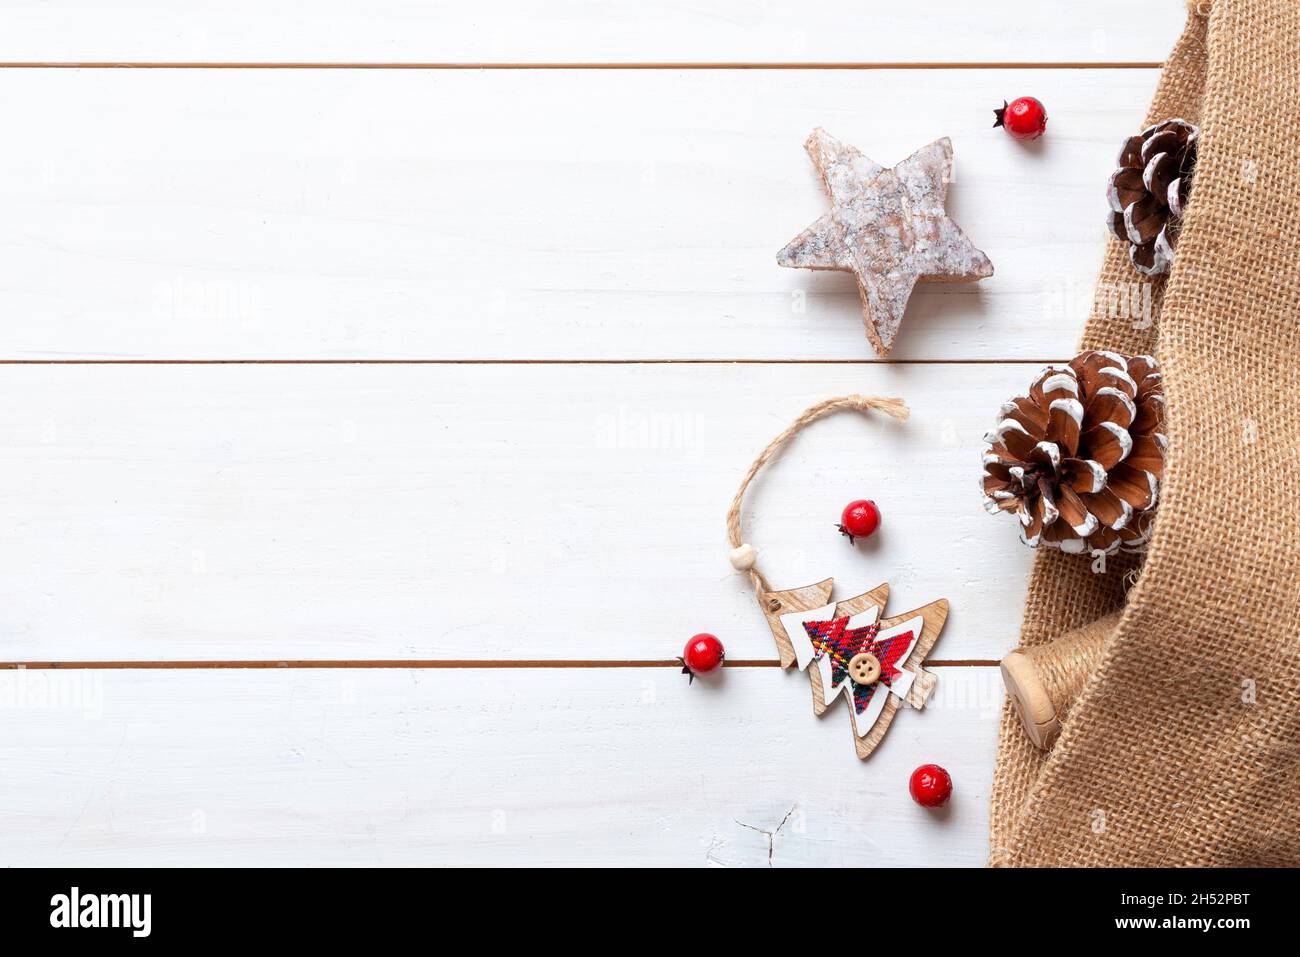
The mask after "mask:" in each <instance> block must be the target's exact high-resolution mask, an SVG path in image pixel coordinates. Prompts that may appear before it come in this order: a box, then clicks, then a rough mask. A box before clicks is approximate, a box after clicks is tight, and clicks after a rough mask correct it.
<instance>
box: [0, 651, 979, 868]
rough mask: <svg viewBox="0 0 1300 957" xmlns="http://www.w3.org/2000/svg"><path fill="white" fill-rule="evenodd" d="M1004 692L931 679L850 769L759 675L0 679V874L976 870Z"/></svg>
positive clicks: (796, 688) (814, 725)
mask: <svg viewBox="0 0 1300 957" xmlns="http://www.w3.org/2000/svg"><path fill="white" fill-rule="evenodd" d="M1001 700H1002V688H1001V682H1000V680H999V679H998V677H997V672H996V669H994V668H945V669H943V672H942V674H941V675H940V678H939V686H938V689H937V691H936V697H935V700H934V702H933V703H932V704H931V705H930V706H929V707H927V708H926V710H925V711H923V712H915V711H912V710H910V709H904V710H903V711H902V712H901V713H900V714H899V716H898V718H897V720H896V721H895V722H894V724H893V726H892V727H891V729H890V732H889V734H888V736H887V737H886V739H885V741H884V742H883V743H882V745H881V746H880V748H879V749H878V750H877V751H876V752H875V754H873V755H872V757H871V758H870V759H869V760H868V761H867V762H865V763H860V762H859V761H858V760H857V758H856V757H855V756H854V752H853V746H852V744H851V743H850V732H849V720H848V716H847V712H844V711H842V710H839V709H837V710H835V711H833V712H831V713H828V714H826V715H825V716H824V717H823V718H822V719H821V720H817V719H815V718H814V717H813V715H812V709H811V707H810V696H809V692H808V687H807V679H806V678H805V677H804V676H803V675H791V674H785V673H782V672H779V671H777V670H776V669H767V668H762V669H758V668H748V669H743V668H740V669H734V670H731V671H729V672H728V673H727V674H725V676H724V678H723V680H722V681H720V682H718V683H716V684H715V683H710V684H703V683H701V682H696V683H695V684H694V685H693V686H688V685H687V683H686V681H685V679H683V678H681V676H680V675H677V674H675V673H673V672H671V671H669V670H667V669H660V670H653V671H648V670H644V669H626V668H625V669H601V670H594V671H593V670H547V671H522V672H520V671H509V672H502V671H499V670H484V669H478V670H468V671H437V672H430V671H423V672H418V671H417V672H412V671H314V672H310V671H224V672H223V671H180V672H166V673H160V672H139V671H125V672H84V671H83V672H43V673H38V672H25V673H24V672H4V673H0V715H3V720H4V726H5V733H4V734H3V735H0V763H2V764H3V766H4V768H5V786H4V788H0V819H3V820H4V822H5V827H4V829H3V831H0V864H2V865H4V866H17V867H22V866H72V865H77V866H123V865H129V866H146V865H164V866H168V865H185V866H207V865H221V866H225V865H330V864H333V865H343V864H347V865H395V864H424V865H438V864H482V865H487V864H497V865H502V864H531V865H559V864H652V865H669V864H671V865H687V866H703V865H728V866H767V865H768V864H769V863H770V864H771V865H773V866H778V867H779V866H793V865H855V866H865V867H872V866H881V865H890V864H901V865H945V866H952V865H979V864H982V863H983V862H984V860H985V858H986V855H987V850H988V837H987V819H988V793H989V787H990V784H991V780H992V767H993V752H994V744H995V741H996V737H997V732H996V723H997V712H998V708H999V707H1000V704H1001ZM928 761H936V762H938V763H940V764H942V765H944V766H945V767H946V768H948V770H949V771H950V773H951V774H952V775H953V779H954V797H953V800H952V802H951V804H950V805H949V807H948V808H947V809H946V810H945V811H943V812H939V813H935V812H930V811H926V810H924V809H922V808H920V807H918V806H916V805H915V804H913V803H912V802H911V800H910V798H909V797H908V794H907V777H908V775H909V774H910V772H911V771H912V769H913V768H914V767H916V766H917V765H919V764H922V763H925V762H928ZM783 821H784V824H782V822H783ZM764 832H769V833H773V834H774V837H772V838H771V840H770V841H769V837H768V833H764Z"/></svg>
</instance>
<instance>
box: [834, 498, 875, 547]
mask: <svg viewBox="0 0 1300 957" xmlns="http://www.w3.org/2000/svg"><path fill="white" fill-rule="evenodd" d="M879 527H880V509H878V508H876V503H875V502H869V501H867V500H866V499H865V498H860V499H858V500H857V501H856V502H849V504H848V505H845V506H844V512H843V514H841V515H840V526H839V528H840V533H841V534H843V535H847V536H848V537H849V544H852V543H853V540H854V539H855V538H866V537H867V536H868V535H870V534H871V533H872V532H874V531H875V530H876V529H878V528H879Z"/></svg>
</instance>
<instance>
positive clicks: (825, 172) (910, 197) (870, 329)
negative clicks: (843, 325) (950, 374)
mask: <svg viewBox="0 0 1300 957" xmlns="http://www.w3.org/2000/svg"><path fill="white" fill-rule="evenodd" d="M804 149H806V150H807V151H808V155H809V156H811V157H812V161H813V165H814V166H816V167H817V172H818V173H820V174H821V178H822V182H823V183H824V184H825V186H826V193H827V195H828V196H829V197H830V201H831V209H830V212H828V213H826V214H825V215H824V216H822V217H821V218H820V219H818V220H817V221H816V222H815V223H813V224H812V225H811V226H809V227H808V228H807V229H805V230H804V231H803V232H802V233H800V234H799V236H797V237H796V238H795V239H794V241H793V242H791V243H790V244H789V245H788V246H786V247H785V248H784V249H782V250H781V251H780V252H779V253H777V255H776V261H777V262H778V263H779V264H780V265H782V266H790V267H792V268H798V269H838V270H842V271H844V272H851V273H853V274H854V275H855V276H856V277H857V280H858V291H859V292H860V293H861V295H862V319H863V322H864V323H865V325H866V329H867V338H868V339H870V340H871V344H872V346H873V347H874V348H875V350H876V352H877V353H878V354H879V355H880V356H882V357H883V356H887V355H889V351H890V349H892V348H893V345H894V339H895V337H896V336H897V335H898V329H899V326H900V325H902V322H903V312H904V311H905V310H906V309H907V300H908V299H909V298H911V295H912V287H913V286H915V285H916V283H917V282H918V281H920V280H930V281H935V282H973V281H975V280H977V279H987V278H988V277H989V276H992V275H993V264H992V263H991V262H989V258H988V256H986V255H984V253H982V252H981V251H980V250H978V249H976V248H975V245H974V243H972V242H971V241H970V240H969V239H968V238H967V237H966V234H965V233H963V232H962V231H961V228H960V227H958V225H957V224H956V223H955V222H953V221H952V219H950V218H949V217H948V214H947V213H946V212H945V204H946V202H947V199H948V183H949V182H950V181H951V179H952V141H951V140H949V139H948V138H947V137H944V138H943V139H940V140H935V141H934V142H933V143H931V144H930V145H929V146H925V147H922V148H921V149H919V150H917V151H916V152H915V153H913V154H912V155H911V156H909V157H908V158H907V159H905V160H903V161H902V162H901V163H899V164H898V165H897V166H895V167H894V168H893V169H885V168H884V167H883V166H880V165H878V164H876V163H874V162H873V161H872V160H870V159H868V158H867V157H866V156H865V155H863V154H862V153H860V152H859V151H858V150H856V149H854V148H853V147H852V146H847V145H845V144H844V143H841V142H840V141H839V140H837V139H835V138H834V137H833V136H830V135H829V134H828V133H826V131H825V130H822V129H816V130H813V132H812V135H811V136H809V137H808V141H807V142H806V143H804Z"/></svg>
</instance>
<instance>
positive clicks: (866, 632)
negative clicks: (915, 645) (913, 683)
mask: <svg viewBox="0 0 1300 957" xmlns="http://www.w3.org/2000/svg"><path fill="white" fill-rule="evenodd" d="M803 628H804V631H806V632H807V633H808V638H809V640H810V641H812V645H813V658H814V660H816V659H820V658H821V657H822V656H823V655H829V656H830V660H831V687H832V688H838V687H839V686H840V683H841V682H842V681H843V680H844V679H845V678H846V677H848V673H849V662H850V661H851V660H852V659H853V656H854V655H858V654H862V653H863V652H869V653H871V654H873V655H875V656H876V660H877V661H879V662H880V678H879V679H878V680H877V681H876V682H874V683H872V684H869V685H860V684H858V683H857V682H856V681H854V680H853V679H852V678H849V683H850V684H851V685H853V707H854V709H855V710H856V711H857V713H858V714H861V713H862V712H863V710H864V709H865V708H866V707H867V705H868V704H869V703H870V702H871V696H872V695H873V694H875V691H876V685H877V684H883V685H892V684H893V682H894V678H895V676H897V675H899V674H901V672H900V671H899V670H898V669H897V668H896V667H894V666H895V665H896V664H897V663H898V660H899V659H900V658H902V657H903V653H904V652H906V651H907V646H908V645H910V644H911V643H912V632H910V631H905V632H903V633H902V634H899V635H892V636H890V637H889V638H883V639H880V640H877V639H876V635H878V634H879V633H880V624H879V623H878V622H877V623H874V624H870V625H865V626H863V627H862V628H850V627H849V619H848V618H847V617H844V618H833V619H831V620H830V621H806V622H804V623H803Z"/></svg>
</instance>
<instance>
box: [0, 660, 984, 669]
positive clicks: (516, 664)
mask: <svg viewBox="0 0 1300 957" xmlns="http://www.w3.org/2000/svg"><path fill="white" fill-rule="evenodd" d="M997 664H998V662H996V661H994V660H992V659H991V658H990V659H984V658H965V659H958V658H954V659H949V660H934V661H931V660H927V661H926V662H925V666H926V667H927V668H930V667H933V668H991V667H993V666H995V665H997ZM681 665H682V663H681V662H680V661H678V660H676V659H671V660H667V659H665V660H644V661H642V660H635V659H633V660H626V661H587V660H577V659H533V660H524V659H511V660H494V659H473V658H427V659H414V658H413V659H410V660H406V659H402V658H387V659H369V660H367V659H361V660H348V659H324V658H322V659H310V658H307V659H298V660H279V659H250V660H243V661H238V660H232V661H5V662H0V671H76V670H82V671H126V670H144V671H164V670H167V671H170V670H181V669H195V670H200V669H213V670H219V669H241V668H242V669H268V668H285V669H363V668H372V669H380V668H382V669H389V670H407V669H420V670H435V669H466V670H469V669H478V668H680V667H681ZM780 665H781V662H780V661H777V660H776V659H772V660H770V661H769V660H767V659H761V658H754V659H746V658H742V659H737V660H735V661H728V662H727V665H726V666H727V667H728V668H778V667H780Z"/></svg>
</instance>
